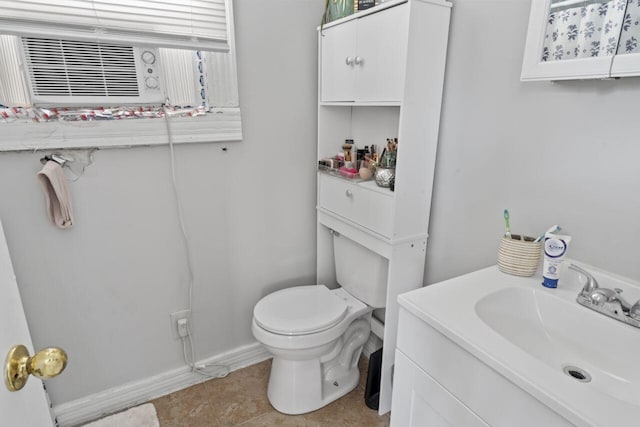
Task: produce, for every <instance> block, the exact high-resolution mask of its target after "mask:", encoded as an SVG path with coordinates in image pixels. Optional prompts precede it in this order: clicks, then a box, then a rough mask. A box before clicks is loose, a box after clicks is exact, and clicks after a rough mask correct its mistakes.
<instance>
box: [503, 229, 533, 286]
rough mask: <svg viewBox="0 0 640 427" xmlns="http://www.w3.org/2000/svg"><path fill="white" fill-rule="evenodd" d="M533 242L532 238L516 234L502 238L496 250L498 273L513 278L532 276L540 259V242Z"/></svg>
mask: <svg viewBox="0 0 640 427" xmlns="http://www.w3.org/2000/svg"><path fill="white" fill-rule="evenodd" d="M534 240H535V239H534V238H533V237H528V236H519V235H517V234H512V235H511V237H506V236H505V237H503V238H502V240H500V247H499V249H498V268H499V269H500V271H502V272H503V273H507V274H513V275H515V276H524V277H529V276H533V274H534V273H535V272H536V270H537V269H538V265H539V264H540V258H542V242H535V241H534Z"/></svg>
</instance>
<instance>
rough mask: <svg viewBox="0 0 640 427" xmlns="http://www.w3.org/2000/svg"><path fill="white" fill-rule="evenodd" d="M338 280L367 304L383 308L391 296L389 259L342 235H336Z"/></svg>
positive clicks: (335, 250)
mask: <svg viewBox="0 0 640 427" xmlns="http://www.w3.org/2000/svg"><path fill="white" fill-rule="evenodd" d="M333 256H334V258H335V267H336V280H337V282H338V284H340V286H342V287H343V288H344V289H345V290H346V291H347V292H349V293H350V294H351V295H353V296H354V297H356V298H358V299H359V300H360V301H362V302H364V303H365V304H367V305H369V306H371V307H374V308H380V307H384V306H385V304H386V300H387V273H388V270H389V260H387V259H386V258H384V257H382V256H380V255H378V254H377V253H375V252H372V251H371V250H369V249H367V248H365V247H364V246H362V245H360V244H358V243H356V242H354V241H353V240H351V239H348V238H347V237H345V236H342V235H337V234H334V235H333Z"/></svg>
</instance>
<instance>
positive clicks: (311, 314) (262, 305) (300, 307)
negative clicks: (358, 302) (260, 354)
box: [253, 285, 349, 336]
mask: <svg viewBox="0 0 640 427" xmlns="http://www.w3.org/2000/svg"><path fill="white" fill-rule="evenodd" d="M348 308H349V306H348V305H347V303H346V302H345V300H344V299H342V298H340V297H338V296H337V295H335V294H334V293H332V292H331V291H330V290H329V289H328V288H327V287H326V286H324V285H311V286H296V287H293V288H287V289H283V290H280V291H277V292H274V293H272V294H270V295H267V296H266V297H264V298H262V299H261V300H260V301H259V302H258V303H257V304H256V306H255V308H254V310H253V317H254V320H255V322H256V323H257V324H258V326H260V327H261V328H263V329H265V330H267V331H269V332H271V333H274V334H279V335H289V336H295V335H306V334H312V333H317V332H322V331H325V330H327V329H330V328H331V327H332V326H335V325H336V324H338V323H339V322H340V321H342V319H344V317H345V315H346V313H347V309H348Z"/></svg>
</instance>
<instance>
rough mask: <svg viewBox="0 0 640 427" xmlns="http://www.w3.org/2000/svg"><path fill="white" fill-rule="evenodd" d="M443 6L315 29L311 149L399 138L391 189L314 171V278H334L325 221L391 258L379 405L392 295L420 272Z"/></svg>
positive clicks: (383, 408) (391, 342)
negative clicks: (315, 125)
mask: <svg viewBox="0 0 640 427" xmlns="http://www.w3.org/2000/svg"><path fill="white" fill-rule="evenodd" d="M450 12H451V3H449V2H446V1H442V0H393V1H388V2H385V3H382V4H380V5H378V6H376V7H374V8H371V9H367V10H366V11H363V12H361V13H356V14H354V15H351V16H349V17H347V18H343V19H341V20H339V21H335V22H332V23H331V24H328V25H325V26H324V28H323V29H322V30H321V31H320V32H319V55H320V58H319V88H318V96H319V100H320V102H319V106H318V159H322V158H325V157H333V156H334V155H335V154H336V153H338V152H339V151H340V150H341V148H340V147H341V145H342V143H343V142H344V140H345V139H353V140H354V142H355V144H356V146H357V147H358V148H363V147H364V146H365V145H368V146H370V145H372V144H375V145H377V146H379V147H384V145H385V143H386V138H396V137H397V138H398V141H399V144H398V154H397V167H396V181H395V191H394V192H391V191H390V190H389V189H387V188H380V187H377V186H376V184H375V182H373V181H362V182H357V181H351V180H348V179H342V178H340V177H336V176H332V175H328V174H326V173H324V172H318V201H317V203H318V205H317V212H318V223H317V250H318V255H317V259H318V262H317V280H318V283H323V284H326V285H328V286H336V285H337V284H336V279H335V272H334V266H333V249H332V238H331V232H330V230H334V231H336V232H338V233H340V234H341V235H343V236H345V237H347V238H349V239H351V240H353V241H355V242H356V243H358V244H360V245H363V246H364V247H366V248H368V249H369V250H371V251H373V252H375V253H377V254H379V255H381V256H383V257H384V258H386V259H387V260H388V261H389V263H388V272H387V299H386V307H385V308H386V310H385V315H384V328H383V333H382V334H381V335H382V336H381V338H382V339H383V340H384V350H383V360H382V379H381V385H380V406H379V413H380V414H384V413H386V412H388V411H389V410H390V409H391V379H392V368H393V364H394V351H395V347H396V335H397V322H398V304H397V297H398V295H399V294H400V293H403V292H407V291H409V290H412V289H416V288H419V287H421V286H422V278H423V275H424V264H425V253H426V245H427V230H428V226H429V212H430V207H431V192H432V188H433V176H434V168H435V159H436V148H437V140H438V127H439V123H440V107H441V103H442V88H443V81H444V69H445V61H446V51H447V41H448V33H449V17H450ZM379 329H380V328H376V330H379Z"/></svg>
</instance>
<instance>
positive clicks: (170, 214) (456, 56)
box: [0, 0, 640, 404]
mask: <svg viewBox="0 0 640 427" xmlns="http://www.w3.org/2000/svg"><path fill="white" fill-rule="evenodd" d="M234 3H235V7H236V31H237V49H238V69H239V85H240V100H241V103H242V108H243V128H244V136H245V138H244V141H243V142H242V143H236V144H229V151H228V152H227V153H223V152H222V151H221V146H222V145H221V144H200V145H189V146H179V147H177V148H176V161H177V177H178V183H179V188H180V193H181V199H182V202H183V204H184V210H185V219H186V227H187V230H188V232H189V235H190V243H191V248H192V253H193V256H194V269H195V276H196V285H195V298H194V301H195V305H194V324H193V329H194V333H195V337H196V345H197V352H198V357H199V358H204V357H208V356H212V355H215V354H219V353H222V352H224V351H228V350H231V349H233V348H235V347H238V346H240V345H244V344H248V343H250V342H252V341H253V338H252V336H251V332H250V321H251V313H252V308H253V305H254V304H255V302H256V301H257V300H258V299H259V298H260V297H262V296H263V295H265V294H267V293H268V292H271V291H273V290H275V289H277V288H281V287H285V286H288V285H293V284H300V283H313V282H314V280H315V278H314V275H315V209H314V208H315V174H314V163H315V139H316V102H317V93H316V65H317V47H316V38H315V37H316V35H315V27H316V25H317V24H318V20H319V17H320V15H321V12H322V6H323V3H324V2H323V1H322V0H277V1H270V2H265V1H263V0H235V2H234ZM454 3H455V4H454V8H453V15H452V27H451V38H450V45H449V56H448V64H447V75H446V87H445V93H444V103H443V113H442V126H441V132H440V133H441V136H440V142H439V151H438V163H437V166H436V180H435V191H434V196H433V197H434V200H433V208H432V215H431V227H430V236H431V237H430V239H429V245H428V253H427V269H426V273H425V283H427V284H430V283H434V282H436V281H440V280H442V279H446V278H449V277H453V276H455V275H458V274H462V273H466V272H469V271H472V270H474V269H477V268H480V267H485V266H488V265H491V264H493V263H495V253H496V249H497V244H498V240H499V237H500V235H501V234H502V233H503V231H504V230H503V220H502V211H503V209H504V208H505V207H506V208H509V210H510V212H511V217H512V221H511V223H512V230H513V231H514V232H521V231H522V232H525V233H529V234H537V233H539V232H541V231H542V230H544V229H545V228H547V227H548V226H550V225H552V224H555V223H559V224H561V225H562V226H563V227H564V228H565V229H566V230H567V231H568V232H569V233H570V234H571V235H573V237H574V241H573V242H572V244H571V247H570V249H569V254H570V256H572V257H574V258H577V259H579V260H583V261H585V262H588V263H592V264H595V265H598V266H600V267H602V268H605V269H609V270H612V271H615V272H617V273H619V274H622V275H627V276H630V277H633V278H635V279H640V263H638V262H634V261H636V259H637V258H640V253H639V252H640V250H638V249H637V246H636V245H635V240H636V238H637V237H638V235H639V232H640V221H638V220H637V219H636V215H637V214H638V213H640V196H638V195H637V194H636V193H637V192H638V190H639V189H640V171H639V170H638V168H637V167H635V164H636V157H640V138H638V133H639V131H638V129H639V127H638V125H637V120H636V119H637V117H636V116H637V112H636V111H637V109H635V104H634V103H633V101H634V100H636V99H640V98H639V96H640V85H638V79H637V78H630V79H623V80H619V81H606V82H604V81H586V82H566V83H556V84H550V83H520V81H519V74H520V64H521V61H522V48H523V46H524V37H525V32H526V26H527V22H528V12H529V5H530V0H491V1H490V0H454ZM634 120H636V121H634ZM39 157H40V154H39V153H3V154H0V170H1V171H2V172H1V173H2V177H3V179H2V180H0V200H2V204H1V205H0V218H2V220H3V223H4V226H5V231H6V233H7V238H8V243H9V248H10V250H11V254H12V256H13V262H14V267H15V270H16V275H17V277H18V282H19V285H20V291H21V294H22V297H23V300H24V305H25V310H26V313H27V317H28V320H29V324H30V327H31V331H32V334H33V339H34V343H35V346H36V347H43V346H46V345H60V346H62V347H64V348H65V349H67V350H68V351H69V353H70V355H71V363H70V365H69V368H68V371H67V372H66V373H65V375H63V376H61V377H58V378H56V379H53V380H51V381H50V382H49V389H50V391H51V395H52V398H53V400H54V404H59V403H63V402H66V401H69V400H73V399H76V398H79V397H82V396H85V395H87V394H90V393H94V392H97V391H100V390H104V389H108V388H110V387H114V386H117V385H120V384H123V383H125V382H128V381H133V380H136V379H141V378H145V377H148V376H151V375H154V374H158V373H160V372H163V371H166V370H169V369H174V368H177V367H179V366H182V348H181V346H180V341H175V340H173V339H172V337H171V332H170V325H169V317H168V313H169V312H170V311H173V310H176V309H181V308H184V307H185V306H186V304H187V288H186V276H187V272H186V268H185V260H184V252H183V248H182V241H181V236H180V232H179V225H178V222H177V215H176V208H175V203H174V197H173V193H172V190H171V181H170V171H169V150H168V148H167V147H156V148H136V149H128V150H106V151H99V152H97V153H96V154H95V164H94V165H92V166H90V167H89V168H88V169H87V171H86V173H85V175H84V176H83V177H82V178H81V179H80V180H78V181H77V182H75V183H73V184H72V185H71V189H72V192H73V197H74V206H75V209H76V216H77V225H76V226H75V227H74V228H73V229H72V230H70V231H59V230H56V229H54V228H53V227H52V226H51V225H49V224H48V223H47V220H46V218H45V215H44V209H43V197H42V194H41V191H40V188H39V187H38V184H37V182H36V180H35V177H34V174H35V173H36V172H37V170H38V169H39V166H40V165H39V163H38V159H39ZM123 355H124V356H123ZM123 357H125V358H124V359H123Z"/></svg>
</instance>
